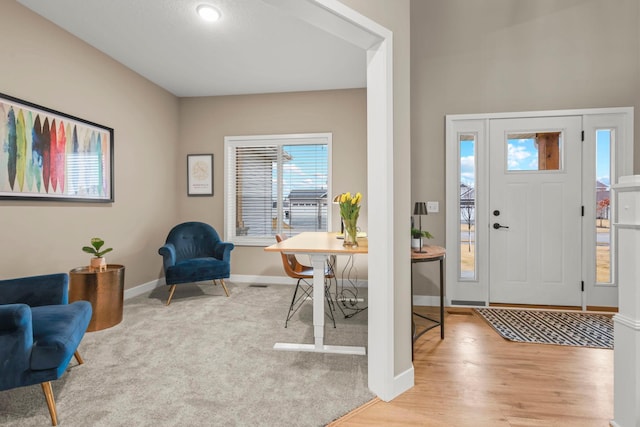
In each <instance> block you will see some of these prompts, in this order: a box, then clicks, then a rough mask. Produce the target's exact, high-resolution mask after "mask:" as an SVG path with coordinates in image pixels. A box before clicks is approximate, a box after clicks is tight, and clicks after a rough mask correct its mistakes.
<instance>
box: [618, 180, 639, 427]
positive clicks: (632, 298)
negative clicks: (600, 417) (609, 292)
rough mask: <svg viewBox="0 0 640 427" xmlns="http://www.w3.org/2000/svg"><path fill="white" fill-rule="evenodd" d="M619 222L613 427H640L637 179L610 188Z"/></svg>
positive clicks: (620, 182)
mask: <svg viewBox="0 0 640 427" xmlns="http://www.w3.org/2000/svg"><path fill="white" fill-rule="evenodd" d="M613 189H614V191H615V193H616V196H617V207H618V219H617V222H616V223H615V227H616V230H617V233H618V252H617V254H618V313H617V314H616V315H615V316H614V317H613V327H614V376H613V380H614V387H613V401H614V402H613V416H614V419H613V421H611V425H612V426H614V427H637V426H640V175H633V176H624V177H621V178H620V180H619V181H618V184H616V185H614V186H613Z"/></svg>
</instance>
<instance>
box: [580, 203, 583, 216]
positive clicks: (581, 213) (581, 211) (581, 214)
mask: <svg viewBox="0 0 640 427" xmlns="http://www.w3.org/2000/svg"><path fill="white" fill-rule="evenodd" d="M580 208H581V209H580V216H584V205H582V206H581V207H580Z"/></svg>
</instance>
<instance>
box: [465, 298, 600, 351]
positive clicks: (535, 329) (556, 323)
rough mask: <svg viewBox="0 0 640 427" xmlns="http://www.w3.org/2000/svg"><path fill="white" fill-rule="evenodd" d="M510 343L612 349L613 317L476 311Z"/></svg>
mask: <svg viewBox="0 0 640 427" xmlns="http://www.w3.org/2000/svg"><path fill="white" fill-rule="evenodd" d="M474 310H475V312H476V313H478V314H479V315H480V316H481V317H482V318H483V319H485V320H486V321H487V323H489V325H491V327H492V328H493V329H494V330H496V332H498V333H499V334H500V335H501V336H502V337H503V338H506V339H508V340H510V341H517V342H526V343H537V344H557V345H569V346H578V347H594V348H607V349H612V348H613V320H612V319H611V316H607V315H603V314H594V313H583V312H578V311H543V310H522V309H510V308H504V309H503V308H476V309H474Z"/></svg>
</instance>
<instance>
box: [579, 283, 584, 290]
mask: <svg viewBox="0 0 640 427" xmlns="http://www.w3.org/2000/svg"><path fill="white" fill-rule="evenodd" d="M580 290H581V291H582V292H584V280H583V281H581V282H580Z"/></svg>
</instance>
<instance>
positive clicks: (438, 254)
mask: <svg viewBox="0 0 640 427" xmlns="http://www.w3.org/2000/svg"><path fill="white" fill-rule="evenodd" d="M422 250H423V252H417V251H415V250H412V251H411V311H412V313H413V315H414V316H418V317H421V318H423V319H426V320H429V321H431V322H433V323H434V324H433V325H431V326H428V327H427V328H425V329H423V330H422V331H420V332H418V333H416V332H417V331H416V326H415V322H414V321H413V319H412V320H411V336H412V340H411V356H412V358H413V343H414V342H415V340H417V339H418V338H420V336H422V334H424V333H425V332H427V331H428V330H431V329H433V328H435V327H437V326H440V339H444V272H443V270H444V266H443V263H444V257H445V254H446V250H445V248H443V247H441V246H431V245H424V246H423V247H422ZM430 261H439V262H440V320H435V319H432V318H430V317H427V316H424V315H422V314H420V313H416V312H415V311H413V264H415V263H417V262H430Z"/></svg>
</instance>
